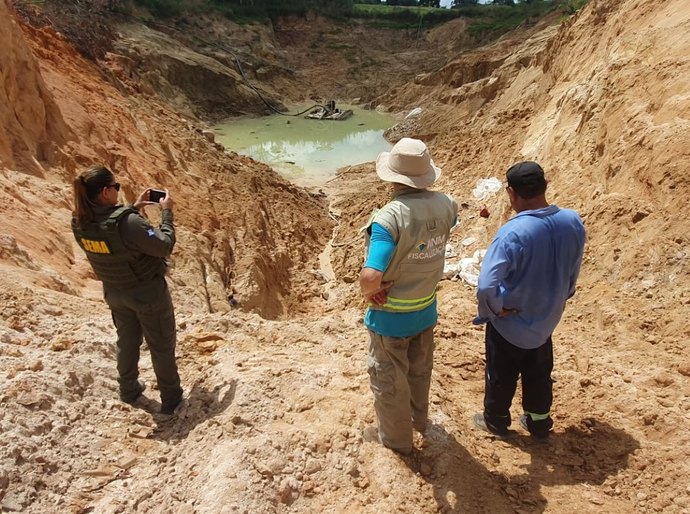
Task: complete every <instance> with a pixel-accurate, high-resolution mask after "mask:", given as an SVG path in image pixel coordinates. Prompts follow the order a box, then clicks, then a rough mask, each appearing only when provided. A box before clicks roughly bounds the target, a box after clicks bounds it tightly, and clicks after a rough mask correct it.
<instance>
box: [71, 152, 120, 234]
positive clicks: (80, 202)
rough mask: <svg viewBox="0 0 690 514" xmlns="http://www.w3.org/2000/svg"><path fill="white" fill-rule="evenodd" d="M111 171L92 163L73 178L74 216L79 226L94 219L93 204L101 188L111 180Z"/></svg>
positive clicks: (112, 177)
mask: <svg viewBox="0 0 690 514" xmlns="http://www.w3.org/2000/svg"><path fill="white" fill-rule="evenodd" d="M113 179H114V176H113V172H112V171H110V170H109V169H108V168H106V167H105V166H102V165H100V164H99V165H94V166H91V167H89V168H87V169H86V170H84V171H82V172H81V173H80V174H79V175H77V176H76V177H75V178H74V181H73V183H72V187H73V189H74V213H73V214H74V216H75V218H77V222H78V224H79V225H80V226H82V227H83V226H84V225H86V224H88V223H91V222H92V221H93V220H94V219H95V215H94V212H93V206H94V204H96V198H97V197H98V193H100V192H101V190H102V189H103V188H104V187H106V186H108V185H109V184H111V183H112V182H113Z"/></svg>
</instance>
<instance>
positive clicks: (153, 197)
mask: <svg viewBox="0 0 690 514" xmlns="http://www.w3.org/2000/svg"><path fill="white" fill-rule="evenodd" d="M163 198H165V191H161V190H160V189H149V202H160V201H161V200H162V199H163Z"/></svg>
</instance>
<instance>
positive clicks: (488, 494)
mask: <svg viewBox="0 0 690 514" xmlns="http://www.w3.org/2000/svg"><path fill="white" fill-rule="evenodd" d="M405 460H406V463H407V465H408V466H409V467H410V469H412V471H414V472H415V473H419V474H420V475H421V476H422V478H424V480H426V481H427V482H429V483H430V484H431V485H432V486H433V488H434V497H435V499H436V503H437V504H438V509H437V510H438V512H443V513H467V514H469V513H473V514H474V513H502V512H511V513H512V512H514V509H513V505H512V503H511V500H510V498H508V497H507V496H505V494H503V493H502V491H501V490H500V489H499V486H498V483H497V481H496V480H495V479H494V477H493V475H492V473H491V472H490V471H489V470H488V469H487V468H486V467H485V466H484V465H483V464H482V463H480V462H479V461H477V460H476V459H475V458H474V457H473V456H472V455H471V454H470V453H469V452H468V451H467V450H466V449H465V448H464V447H463V446H462V445H460V444H459V443H458V441H457V440H456V439H455V437H454V436H453V435H451V434H449V433H448V432H446V430H445V429H444V428H443V427H442V426H441V425H437V424H432V425H429V426H428V428H427V430H426V432H425V434H424V443H423V448H422V450H421V451H419V452H415V454H414V455H413V456H412V457H410V458H407V459H405Z"/></svg>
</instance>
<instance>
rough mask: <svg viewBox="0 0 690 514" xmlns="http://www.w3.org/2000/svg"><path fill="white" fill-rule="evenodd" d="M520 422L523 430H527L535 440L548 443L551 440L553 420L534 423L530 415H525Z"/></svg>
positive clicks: (548, 419)
mask: <svg viewBox="0 0 690 514" xmlns="http://www.w3.org/2000/svg"><path fill="white" fill-rule="evenodd" d="M518 421H519V422H520V426H521V427H522V428H524V429H525V430H527V431H528V432H529V433H530V435H531V436H532V437H533V438H534V439H537V440H539V441H546V440H547V439H548V438H549V432H550V431H551V429H552V428H553V421H552V420H551V418H547V419H544V420H541V421H533V420H532V418H531V417H530V416H529V415H528V414H523V415H522V416H520V418H519V419H518Z"/></svg>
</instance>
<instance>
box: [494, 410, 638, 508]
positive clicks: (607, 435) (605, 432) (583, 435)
mask: <svg viewBox="0 0 690 514" xmlns="http://www.w3.org/2000/svg"><path fill="white" fill-rule="evenodd" d="M506 443H508V444H511V445H513V446H514V447H516V448H518V449H519V450H521V451H524V452H526V453H529V454H530V457H531V462H530V463H529V464H528V465H527V466H526V467H525V474H521V475H516V476H512V477H502V478H503V480H504V481H506V482H507V483H506V484H505V486H503V489H504V490H508V491H509V493H511V497H512V499H513V502H514V504H516V506H518V505H522V506H523V508H524V510H527V511H529V512H543V511H544V510H545V509H546V505H547V501H546V499H545V498H544V496H543V494H542V493H541V488H542V487H544V486H547V487H550V486H557V485H576V484H590V485H601V484H603V483H604V481H605V480H606V479H607V478H608V477H610V476H612V475H615V474H616V473H618V472H619V471H620V470H622V469H625V468H627V467H628V460H629V458H630V455H631V454H632V453H633V452H634V451H635V450H636V449H638V448H639V447H640V444H639V442H638V441H637V440H636V439H634V438H633V437H632V436H631V435H630V434H628V433H627V432H625V431H624V430H621V429H619V428H616V427H613V426H611V425H609V424H608V423H605V422H601V421H596V420H594V419H592V418H587V419H584V420H582V421H581V422H580V423H579V424H578V425H577V426H570V427H567V428H566V429H565V431H563V432H555V433H552V434H551V436H550V437H549V439H548V440H547V441H538V440H534V439H533V438H532V437H530V436H529V435H518V436H515V437H513V438H511V439H507V440H506Z"/></svg>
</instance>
